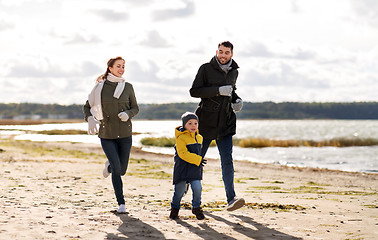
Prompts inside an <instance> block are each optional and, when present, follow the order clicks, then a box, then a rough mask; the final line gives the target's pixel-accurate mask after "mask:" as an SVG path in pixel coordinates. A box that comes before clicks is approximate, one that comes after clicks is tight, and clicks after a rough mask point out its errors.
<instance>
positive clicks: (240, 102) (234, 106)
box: [231, 98, 243, 112]
mask: <svg viewBox="0 0 378 240" xmlns="http://www.w3.org/2000/svg"><path fill="white" fill-rule="evenodd" d="M231 105H232V109H233V110H234V111H235V112H239V111H240V110H241V109H242V108H243V100H241V99H240V98H238V99H236V101H235V103H231Z"/></svg>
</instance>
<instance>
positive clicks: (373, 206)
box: [363, 204, 378, 208]
mask: <svg viewBox="0 0 378 240" xmlns="http://www.w3.org/2000/svg"><path fill="white" fill-rule="evenodd" d="M363 206H364V207H367V208H378V205H374V204H370V205H363Z"/></svg>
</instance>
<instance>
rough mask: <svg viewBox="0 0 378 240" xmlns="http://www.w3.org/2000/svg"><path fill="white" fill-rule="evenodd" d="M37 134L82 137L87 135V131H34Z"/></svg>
mask: <svg viewBox="0 0 378 240" xmlns="http://www.w3.org/2000/svg"><path fill="white" fill-rule="evenodd" d="M36 133H38V134H45V135H83V134H88V133H87V131H84V130H79V129H66V130H59V129H54V130H43V131H36Z"/></svg>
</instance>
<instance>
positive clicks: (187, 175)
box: [169, 112, 206, 220]
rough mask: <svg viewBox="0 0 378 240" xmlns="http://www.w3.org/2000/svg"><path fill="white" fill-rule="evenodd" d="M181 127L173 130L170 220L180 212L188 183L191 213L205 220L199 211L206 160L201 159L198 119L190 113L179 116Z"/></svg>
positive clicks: (200, 210) (200, 137)
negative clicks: (172, 187) (190, 191)
mask: <svg viewBox="0 0 378 240" xmlns="http://www.w3.org/2000/svg"><path fill="white" fill-rule="evenodd" d="M181 120H182V126H180V127H177V128H175V136H176V146H175V150H176V152H175V158H174V159H175V166H174V169H173V184H174V185H175V192H174V194H173V198H172V202H171V214H170V215H169V217H170V218H171V219H176V218H177V217H178V213H179V210H180V202H181V198H182V197H183V196H184V193H185V190H186V184H187V183H189V184H190V186H191V188H192V192H193V199H192V213H193V214H194V215H196V217H197V219H199V220H202V219H204V218H205V216H204V215H203V212H202V209H201V193H202V186H201V180H202V172H203V166H204V165H205V164H206V160H205V159H202V157H201V148H202V139H203V138H202V136H201V135H200V134H199V133H198V117H197V115H196V114H194V113H192V112H186V113H184V114H183V115H182V116H181Z"/></svg>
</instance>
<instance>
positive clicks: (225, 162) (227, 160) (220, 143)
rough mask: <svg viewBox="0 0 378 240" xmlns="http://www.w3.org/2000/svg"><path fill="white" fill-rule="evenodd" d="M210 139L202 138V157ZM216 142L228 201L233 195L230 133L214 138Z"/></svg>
mask: <svg viewBox="0 0 378 240" xmlns="http://www.w3.org/2000/svg"><path fill="white" fill-rule="evenodd" d="M211 141H212V139H206V138H204V139H203V142H202V154H201V155H202V157H203V158H205V155H206V152H207V149H208V148H209V146H210V143H211ZM215 141H216V143H217V147H218V151H219V155H220V160H221V166H222V178H223V183H224V188H225V190H226V196H227V202H228V203H229V202H230V201H231V200H233V199H234V197H235V190H234V163H233V160H232V146H233V145H232V135H228V136H225V137H223V138H221V139H218V140H215Z"/></svg>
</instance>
